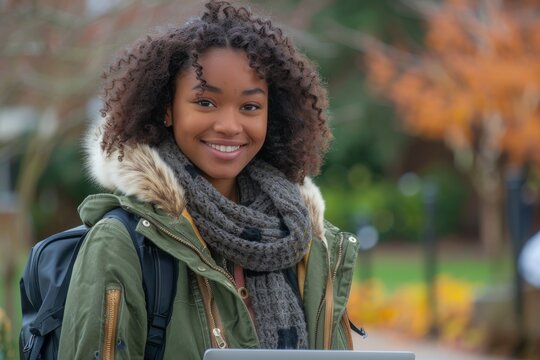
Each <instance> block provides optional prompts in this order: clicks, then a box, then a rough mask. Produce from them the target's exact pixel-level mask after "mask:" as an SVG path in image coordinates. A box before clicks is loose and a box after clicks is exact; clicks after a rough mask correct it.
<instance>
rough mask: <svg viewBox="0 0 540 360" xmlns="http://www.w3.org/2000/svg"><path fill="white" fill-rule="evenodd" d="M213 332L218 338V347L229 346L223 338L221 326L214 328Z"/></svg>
mask: <svg viewBox="0 0 540 360" xmlns="http://www.w3.org/2000/svg"><path fill="white" fill-rule="evenodd" d="M212 333H213V334H214V337H215V338H216V341H217V344H218V347H219V348H220V349H225V348H226V347H227V343H226V342H225V339H223V336H221V330H220V329H219V328H214V329H213V330H212Z"/></svg>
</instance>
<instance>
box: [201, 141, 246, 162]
mask: <svg viewBox="0 0 540 360" xmlns="http://www.w3.org/2000/svg"><path fill="white" fill-rule="evenodd" d="M202 143H203V144H204V145H205V147H206V148H207V149H208V151H209V152H210V154H211V155H212V156H213V157H215V158H217V159H219V160H229V161H230V160H234V159H236V158H237V157H238V156H240V154H241V153H242V151H243V149H244V148H245V145H246V144H244V143H239V142H231V141H202ZM210 144H213V145H222V146H239V148H238V149H236V150H234V151H230V152H222V151H219V150H217V149H214V148H213V147H211V146H210Z"/></svg>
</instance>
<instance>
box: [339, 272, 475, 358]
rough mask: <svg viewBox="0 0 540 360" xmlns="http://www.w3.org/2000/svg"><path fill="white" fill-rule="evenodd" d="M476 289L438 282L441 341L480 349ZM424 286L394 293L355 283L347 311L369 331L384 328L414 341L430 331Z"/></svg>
mask: <svg viewBox="0 0 540 360" xmlns="http://www.w3.org/2000/svg"><path fill="white" fill-rule="evenodd" d="M475 290H476V286H475V285H474V284H471V283H469V282H466V281H461V280H457V279H454V278H451V277H449V276H447V275H440V276H438V277H437V279H436V285H435V293H436V298H437V299H438V300H437V306H436V324H437V328H438V330H439V334H440V336H439V339H440V340H441V341H443V342H446V343H452V344H459V345H460V346H461V347H466V348H477V347H479V346H480V345H481V343H482V336H483V333H482V331H481V329H480V327H478V326H475V325H474V321H473V306H474V295H475ZM427 296H428V294H427V288H426V285H425V284H424V283H408V284H403V285H401V286H400V287H399V288H397V289H396V290H394V291H389V290H388V289H385V288H384V286H383V284H382V283H381V282H380V281H379V280H377V279H372V280H370V281H368V282H364V283H356V282H355V283H353V287H352V289H351V294H350V298H349V303H348V305H347V311H348V313H349V316H350V318H351V320H352V321H353V322H355V323H357V324H360V325H362V326H364V327H365V328H366V329H367V330H368V333H369V329H370V328H371V329H373V328H385V329H391V330H395V331H398V332H399V333H401V334H407V335H409V336H412V337H418V338H420V337H424V336H425V335H427V334H428V333H429V331H430V327H431V321H432V319H431V315H430V314H431V312H430V308H429V304H428V297H427Z"/></svg>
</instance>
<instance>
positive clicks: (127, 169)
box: [85, 125, 186, 217]
mask: <svg viewBox="0 0 540 360" xmlns="http://www.w3.org/2000/svg"><path fill="white" fill-rule="evenodd" d="M102 134H103V132H102V131H101V126H99V125H98V126H96V128H95V129H94V130H91V131H90V132H89V133H88V135H87V137H86V139H85V148H86V150H87V154H88V156H87V167H88V169H89V173H90V174H91V177H92V178H93V180H94V181H95V182H97V183H98V184H99V185H101V186H103V187H104V188H106V189H107V190H110V191H116V190H119V191H120V192H122V193H123V194H126V195H128V196H133V197H135V198H137V199H138V200H140V201H143V202H149V203H151V204H154V205H155V206H156V207H157V208H158V209H162V210H163V211H165V212H167V213H168V214H170V215H172V216H174V217H179V216H180V215H181V214H182V211H183V210H184V207H185V205H186V203H185V194H184V189H183V188H182V187H181V186H179V184H178V182H177V180H176V177H175V176H174V173H173V171H172V170H171V169H170V168H169V166H167V164H165V162H164V161H163V160H162V159H161V157H160V156H159V155H158V153H157V151H156V150H154V149H152V148H151V147H149V146H148V145H136V146H134V147H129V148H127V147H126V149H125V151H124V157H123V159H122V161H119V160H118V156H116V154H115V153H113V154H111V156H109V157H107V156H106V154H105V153H104V152H103V150H102V149H101V146H100V144H101V139H102Z"/></svg>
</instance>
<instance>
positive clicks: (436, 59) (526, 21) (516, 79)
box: [366, 0, 540, 166]
mask: <svg viewBox="0 0 540 360" xmlns="http://www.w3.org/2000/svg"><path fill="white" fill-rule="evenodd" d="M418 4H422V3H420V2H419V3H418ZM418 9H419V10H420V12H421V14H422V15H423V16H424V18H425V21H426V25H427V29H426V35H425V41H424V43H425V50H424V51H422V52H420V53H415V54H413V53H405V52H403V51H402V50H397V49H396V48H391V47H388V46H385V45H382V44H380V43H372V44H371V45H369V46H368V47H367V56H366V65H367V69H368V76H369V80H370V83H371V84H372V85H373V86H374V87H375V88H376V89H378V90H379V91H380V92H381V93H382V94H383V95H384V96H385V97H387V98H388V99H389V100H390V101H391V102H392V103H394V104H395V105H396V108H397V109H398V112H399V114H400V115H401V117H402V119H403V121H404V124H405V127H406V129H407V130H409V131H410V132H411V133H413V134H416V135H419V136H423V137H427V138H432V139H443V140H444V141H446V142H447V144H448V145H449V146H450V147H451V148H452V149H454V150H463V149H467V150H470V151H473V152H474V151H475V148H477V144H478V142H479V141H481V142H482V143H483V144H484V145H483V146H487V147H488V149H489V150H490V151H493V152H494V153H495V154H499V155H500V156H502V155H505V158H507V159H508V161H509V164H510V165H517V166H520V165H522V164H523V163H525V162H528V161H532V162H537V163H540V2H538V1H519V2H516V1H508V0H507V1H478V0H446V1H444V2H443V3H442V4H440V5H436V4H435V3H432V2H429V4H428V3H423V5H419V7H418Z"/></svg>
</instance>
